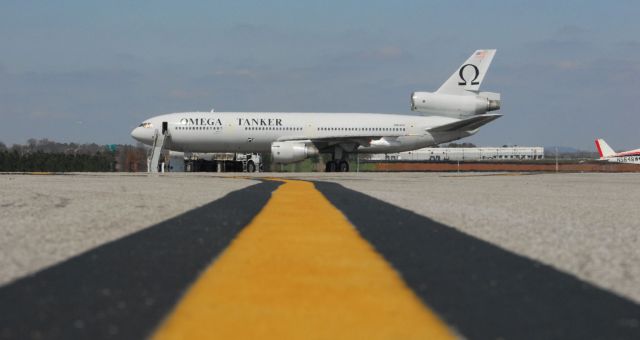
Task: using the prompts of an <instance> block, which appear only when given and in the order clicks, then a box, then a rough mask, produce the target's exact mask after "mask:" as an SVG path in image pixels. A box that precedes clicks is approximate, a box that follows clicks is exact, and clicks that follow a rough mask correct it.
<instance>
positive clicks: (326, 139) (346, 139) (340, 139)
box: [278, 134, 400, 146]
mask: <svg viewBox="0 0 640 340" xmlns="http://www.w3.org/2000/svg"><path fill="white" fill-rule="evenodd" d="M398 136H400V135H399V134H397V135H391V134H390V135H385V136H380V135H377V136H372V135H359V136H344V135H341V136H323V137H313V138H309V136H286V137H281V138H278V141H279V142H286V141H310V142H312V143H314V144H322V145H324V146H331V145H336V144H357V145H363V146H369V145H370V144H371V142H372V141H374V140H379V139H382V138H397V137H398Z"/></svg>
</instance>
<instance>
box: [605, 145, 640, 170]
mask: <svg viewBox="0 0 640 340" xmlns="http://www.w3.org/2000/svg"><path fill="white" fill-rule="evenodd" d="M596 148H598V153H599V154H600V160H601V161H607V162H615V163H631V164H640V149H635V150H631V151H624V152H615V151H613V149H612V148H611V147H610V146H609V144H607V142H605V141H604V139H596Z"/></svg>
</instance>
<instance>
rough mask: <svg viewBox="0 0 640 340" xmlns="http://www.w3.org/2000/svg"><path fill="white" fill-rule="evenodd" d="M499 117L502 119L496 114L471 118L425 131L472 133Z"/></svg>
mask: <svg viewBox="0 0 640 340" xmlns="http://www.w3.org/2000/svg"><path fill="white" fill-rule="evenodd" d="M500 117H502V115H501V114H498V113H487V114H483V115H477V116H473V117H471V118H467V119H461V120H459V121H456V122H453V123H449V124H445V125H440V126H436V127H433V128H430V129H427V131H429V132H453V131H472V130H475V129H477V128H479V127H481V126H482V125H485V124H487V123H489V122H491V121H493V120H496V119H498V118H500Z"/></svg>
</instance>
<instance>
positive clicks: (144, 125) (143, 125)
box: [138, 122, 153, 129]
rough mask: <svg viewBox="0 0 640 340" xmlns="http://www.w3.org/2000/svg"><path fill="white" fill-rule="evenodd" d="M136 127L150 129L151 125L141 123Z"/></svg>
mask: <svg viewBox="0 0 640 340" xmlns="http://www.w3.org/2000/svg"><path fill="white" fill-rule="evenodd" d="M138 127H142V128H145V129H151V128H153V124H151V123H148V122H147V123H142V124H140V125H138Z"/></svg>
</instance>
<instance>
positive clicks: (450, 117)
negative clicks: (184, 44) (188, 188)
mask: <svg viewBox="0 0 640 340" xmlns="http://www.w3.org/2000/svg"><path fill="white" fill-rule="evenodd" d="M494 55H495V50H478V51H475V52H474V53H473V54H472V55H471V57H469V59H467V61H465V62H464V63H463V64H462V65H461V66H460V67H459V68H458V69H457V70H456V71H455V72H454V73H453V74H452V75H451V76H450V77H449V79H448V80H447V81H446V82H445V83H444V84H442V86H440V88H439V89H438V90H437V91H435V92H433V93H431V92H414V93H413V94H412V96H411V110H412V111H417V112H421V113H423V115H406V114H405V115H403V114H380V113H304V112H289V113H283V112H214V111H211V112H184V113H171V114H165V115H160V116H156V117H153V118H149V119H147V120H145V121H144V122H143V123H142V124H140V125H139V126H138V127H137V128H135V129H134V130H133V131H132V132H131V136H132V137H133V138H135V139H136V140H138V141H140V142H143V143H145V144H148V145H153V146H154V147H153V149H154V151H153V152H154V154H159V153H160V151H161V150H162V148H167V149H169V150H174V151H183V152H247V153H249V152H255V153H261V152H271V155H272V158H273V161H274V162H276V163H293V162H298V161H302V160H304V159H306V158H308V157H311V156H315V155H318V154H321V153H322V154H329V155H330V156H331V160H330V161H328V162H327V163H326V171H349V164H348V163H347V161H346V160H347V155H348V154H351V153H387V152H402V151H408V150H415V149H420V148H424V147H427V146H433V145H438V144H441V143H445V142H449V141H453V140H457V139H460V138H464V137H467V136H471V135H473V134H475V133H476V132H477V131H478V130H479V128H480V127H481V126H483V125H485V124H487V123H489V122H491V121H493V120H494V119H497V118H499V117H501V116H502V115H501V114H496V113H488V112H490V111H495V110H498V109H500V94H499V93H491V92H480V85H481V84H482V81H483V79H484V77H485V75H486V72H487V70H488V69H489V65H490V64H491V61H492V60H493V57H494ZM158 157H159V156H158ZM152 162H154V157H153V156H152ZM154 164H155V163H154Z"/></svg>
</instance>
